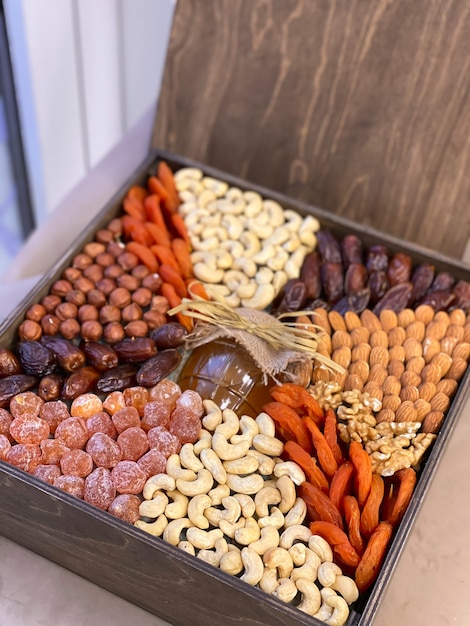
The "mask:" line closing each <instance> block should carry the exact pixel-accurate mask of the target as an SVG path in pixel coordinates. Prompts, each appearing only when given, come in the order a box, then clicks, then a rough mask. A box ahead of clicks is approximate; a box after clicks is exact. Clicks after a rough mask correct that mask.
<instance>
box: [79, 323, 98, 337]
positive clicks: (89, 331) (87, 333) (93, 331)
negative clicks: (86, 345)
mask: <svg viewBox="0 0 470 626" xmlns="http://www.w3.org/2000/svg"><path fill="white" fill-rule="evenodd" d="M80 334H81V336H82V337H83V339H84V340H85V341H98V340H99V339H101V335H102V334H103V327H102V326H101V324H100V323H99V322H98V321H97V320H86V321H85V322H83V324H82V325H81V327H80Z"/></svg>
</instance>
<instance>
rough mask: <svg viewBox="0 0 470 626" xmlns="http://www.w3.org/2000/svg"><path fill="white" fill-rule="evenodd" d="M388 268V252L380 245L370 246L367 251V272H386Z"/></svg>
mask: <svg viewBox="0 0 470 626" xmlns="http://www.w3.org/2000/svg"><path fill="white" fill-rule="evenodd" d="M387 267H388V250H387V248H386V247H385V246H383V245H382V244H376V245H374V246H370V248H369V249H368V251H367V259H366V268H367V271H368V272H386V271H387Z"/></svg>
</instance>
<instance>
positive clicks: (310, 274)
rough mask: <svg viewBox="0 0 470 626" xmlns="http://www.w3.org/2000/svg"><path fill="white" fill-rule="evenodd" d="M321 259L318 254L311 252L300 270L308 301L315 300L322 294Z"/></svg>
mask: <svg viewBox="0 0 470 626" xmlns="http://www.w3.org/2000/svg"><path fill="white" fill-rule="evenodd" d="M320 267H321V258H320V255H319V253H318V252H316V251H314V252H310V253H309V254H307V256H306V257H305V259H304V262H303V264H302V268H301V270H300V276H299V278H300V280H303V282H304V283H305V286H306V288H307V299H308V300H315V298H319V297H320V294H321V277H320Z"/></svg>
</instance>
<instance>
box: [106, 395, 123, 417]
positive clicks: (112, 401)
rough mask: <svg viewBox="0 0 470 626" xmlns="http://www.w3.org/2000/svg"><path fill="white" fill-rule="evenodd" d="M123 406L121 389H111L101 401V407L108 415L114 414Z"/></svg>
mask: <svg viewBox="0 0 470 626" xmlns="http://www.w3.org/2000/svg"><path fill="white" fill-rule="evenodd" d="M125 406H126V403H125V401H124V394H123V393H122V391H112V392H111V393H110V394H108V395H107V396H106V398H105V399H104V401H103V409H104V410H105V411H107V412H108V413H109V414H110V415H114V414H115V413H116V411H120V410H121V409H123V408H124V407H125Z"/></svg>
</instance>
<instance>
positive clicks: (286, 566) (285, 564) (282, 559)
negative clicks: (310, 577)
mask: <svg viewBox="0 0 470 626" xmlns="http://www.w3.org/2000/svg"><path fill="white" fill-rule="evenodd" d="M263 562H264V564H265V565H266V567H270V568H273V569H277V572H278V575H279V578H289V576H290V575H291V572H292V570H293V569H294V563H293V561H292V557H291V555H290V554H289V552H288V551H287V550H285V549H284V548H271V549H270V550H268V551H267V552H265V553H264V554H263Z"/></svg>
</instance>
